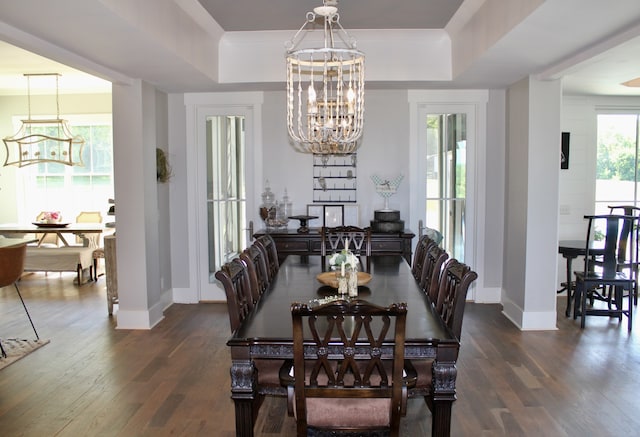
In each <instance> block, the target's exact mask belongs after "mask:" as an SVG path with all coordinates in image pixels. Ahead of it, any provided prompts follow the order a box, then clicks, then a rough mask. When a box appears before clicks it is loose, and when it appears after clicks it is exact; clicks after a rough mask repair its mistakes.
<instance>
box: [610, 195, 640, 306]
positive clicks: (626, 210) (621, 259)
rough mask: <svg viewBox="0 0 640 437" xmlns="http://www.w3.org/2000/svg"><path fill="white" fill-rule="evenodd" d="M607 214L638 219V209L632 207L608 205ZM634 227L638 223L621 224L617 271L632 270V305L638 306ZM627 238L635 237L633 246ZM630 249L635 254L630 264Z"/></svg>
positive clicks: (636, 247) (639, 208)
mask: <svg viewBox="0 0 640 437" xmlns="http://www.w3.org/2000/svg"><path fill="white" fill-rule="evenodd" d="M608 208H609V214H619V215H626V216H633V217H640V207H637V206H634V205H609V206H608ZM634 226H638V223H637V222H635V224H634V225H632V224H631V222H630V221H628V220H627V221H625V222H624V223H623V224H622V229H621V230H620V234H619V238H618V240H619V241H618V270H632V272H631V273H632V274H633V275H634V278H635V280H636V284H635V291H634V293H633V304H634V305H637V304H638V271H639V270H640V269H639V268H638V267H639V266H638V264H639V261H640V260H639V257H638V247H639V246H640V244H638V243H640V242H639V241H638V235H640V234H639V233H638V232H633V231H634V230H635V231H637V229H633V227H634ZM629 237H635V241H634V242H633V243H634V244H633V246H631V245H630V244H629ZM631 248H633V249H634V251H635V253H634V254H633V257H634V260H635V262H634V263H633V264H632V263H631V262H629V261H630V258H631V253H630V252H629V251H630V250H631Z"/></svg>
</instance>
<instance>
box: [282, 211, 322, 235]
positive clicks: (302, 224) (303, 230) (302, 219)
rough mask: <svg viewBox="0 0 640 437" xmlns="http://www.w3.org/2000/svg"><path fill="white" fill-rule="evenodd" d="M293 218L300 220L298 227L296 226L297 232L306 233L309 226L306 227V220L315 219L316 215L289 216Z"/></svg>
mask: <svg viewBox="0 0 640 437" xmlns="http://www.w3.org/2000/svg"><path fill="white" fill-rule="evenodd" d="M289 218H290V219H293V220H298V221H300V227H299V228H298V234H308V233H309V228H308V227H307V222H308V221H309V220H313V219H317V218H318V216H317V215H293V216H290V217H289Z"/></svg>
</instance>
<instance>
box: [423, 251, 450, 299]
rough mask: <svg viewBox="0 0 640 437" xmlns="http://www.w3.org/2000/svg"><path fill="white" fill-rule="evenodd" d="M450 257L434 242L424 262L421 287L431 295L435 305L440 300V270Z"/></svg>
mask: <svg viewBox="0 0 640 437" xmlns="http://www.w3.org/2000/svg"><path fill="white" fill-rule="evenodd" d="M448 258H449V254H447V252H446V251H445V250H444V249H443V248H442V247H440V246H438V245H437V244H435V242H434V243H433V244H432V245H431V246H430V247H429V248H428V249H427V251H426V254H425V257H424V261H423V263H422V272H421V276H420V289H422V291H424V292H425V293H426V294H427V296H429V301H430V302H431V305H433V306H435V305H436V302H437V300H438V281H439V280H440V271H441V270H442V266H443V265H444V263H445V261H446V260H447V259H448Z"/></svg>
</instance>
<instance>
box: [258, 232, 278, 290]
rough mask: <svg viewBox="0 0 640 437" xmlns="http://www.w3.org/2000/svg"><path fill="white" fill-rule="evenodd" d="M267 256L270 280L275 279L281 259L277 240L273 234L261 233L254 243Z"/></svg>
mask: <svg viewBox="0 0 640 437" xmlns="http://www.w3.org/2000/svg"><path fill="white" fill-rule="evenodd" d="M253 244H255V245H256V246H257V247H258V248H259V249H260V250H262V253H263V254H264V256H265V260H266V261H267V272H268V273H269V281H271V280H273V278H274V277H275V276H276V273H278V270H279V269H280V261H279V260H278V249H277V247H276V242H275V240H274V239H273V237H271V235H261V236H259V237H258V238H256V241H254V243H253Z"/></svg>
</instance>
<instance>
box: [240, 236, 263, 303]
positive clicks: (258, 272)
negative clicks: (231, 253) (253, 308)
mask: <svg viewBox="0 0 640 437" xmlns="http://www.w3.org/2000/svg"><path fill="white" fill-rule="evenodd" d="M240 259H241V260H242V261H243V262H244V263H245V264H246V265H247V269H248V271H249V280H250V283H251V289H252V290H253V292H252V294H254V296H255V295H257V296H258V299H259V298H260V296H262V294H263V293H264V292H265V291H266V290H267V287H268V286H269V283H270V281H269V272H268V271H267V263H266V260H265V257H264V253H263V252H262V250H260V249H259V248H258V247H257V246H255V245H251V246H249V247H247V248H246V249H245V250H243V251H242V253H240ZM256 300H257V299H256Z"/></svg>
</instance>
